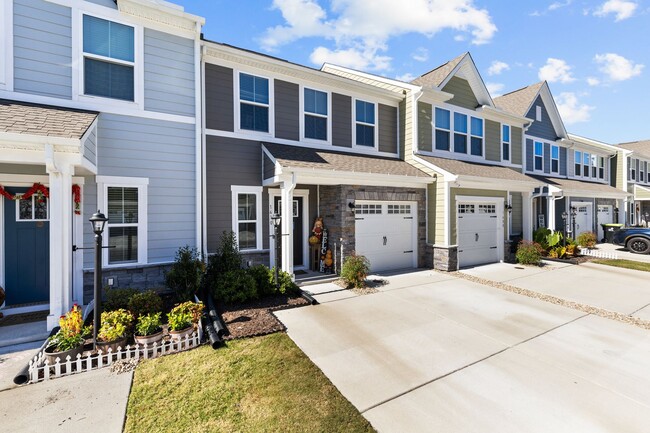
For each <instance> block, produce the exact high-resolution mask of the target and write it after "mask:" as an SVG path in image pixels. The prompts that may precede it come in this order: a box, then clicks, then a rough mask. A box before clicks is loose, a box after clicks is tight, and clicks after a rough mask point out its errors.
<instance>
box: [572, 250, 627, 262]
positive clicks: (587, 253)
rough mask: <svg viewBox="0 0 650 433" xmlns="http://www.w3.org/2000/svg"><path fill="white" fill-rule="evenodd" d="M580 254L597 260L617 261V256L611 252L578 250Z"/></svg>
mask: <svg viewBox="0 0 650 433" xmlns="http://www.w3.org/2000/svg"><path fill="white" fill-rule="evenodd" d="M580 254H582V255H583V256H590V257H596V258H599V259H614V260H617V259H618V254H616V253H614V252H611V251H602V250H597V249H593V248H580Z"/></svg>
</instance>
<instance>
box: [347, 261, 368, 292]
mask: <svg viewBox="0 0 650 433" xmlns="http://www.w3.org/2000/svg"><path fill="white" fill-rule="evenodd" d="M369 272H370V262H369V261H368V259H367V258H366V257H365V256H360V255H356V254H354V253H352V254H351V255H349V256H347V257H346V258H345V259H344V260H343V266H341V278H342V279H343V281H344V282H345V283H346V284H347V285H353V286H354V287H356V288H361V287H365V285H366V277H367V276H368V273H369Z"/></svg>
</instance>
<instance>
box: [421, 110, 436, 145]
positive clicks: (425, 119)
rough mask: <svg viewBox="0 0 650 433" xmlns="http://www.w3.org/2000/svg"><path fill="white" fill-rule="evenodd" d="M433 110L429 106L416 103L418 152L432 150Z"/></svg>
mask: <svg viewBox="0 0 650 433" xmlns="http://www.w3.org/2000/svg"><path fill="white" fill-rule="evenodd" d="M432 120H433V108H432V107H431V104H427V103H424V102H418V150H422V151H431V150H432V148H433V126H432V125H433V124H432Z"/></svg>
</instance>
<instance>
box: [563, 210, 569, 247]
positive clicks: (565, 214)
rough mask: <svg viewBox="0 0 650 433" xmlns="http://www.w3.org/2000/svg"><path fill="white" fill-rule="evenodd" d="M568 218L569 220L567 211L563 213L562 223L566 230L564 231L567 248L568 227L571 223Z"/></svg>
mask: <svg viewBox="0 0 650 433" xmlns="http://www.w3.org/2000/svg"><path fill="white" fill-rule="evenodd" d="M567 218H569V214H568V213H566V211H562V221H563V223H562V227H563V228H564V230H563V231H564V242H563V244H564V246H565V247H566V235H567V225H568V223H569V222H568V221H567Z"/></svg>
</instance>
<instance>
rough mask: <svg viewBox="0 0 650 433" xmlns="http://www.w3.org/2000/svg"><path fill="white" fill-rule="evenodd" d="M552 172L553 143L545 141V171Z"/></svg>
mask: <svg viewBox="0 0 650 433" xmlns="http://www.w3.org/2000/svg"><path fill="white" fill-rule="evenodd" d="M550 172H551V145H550V144H549V143H544V173H550Z"/></svg>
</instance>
